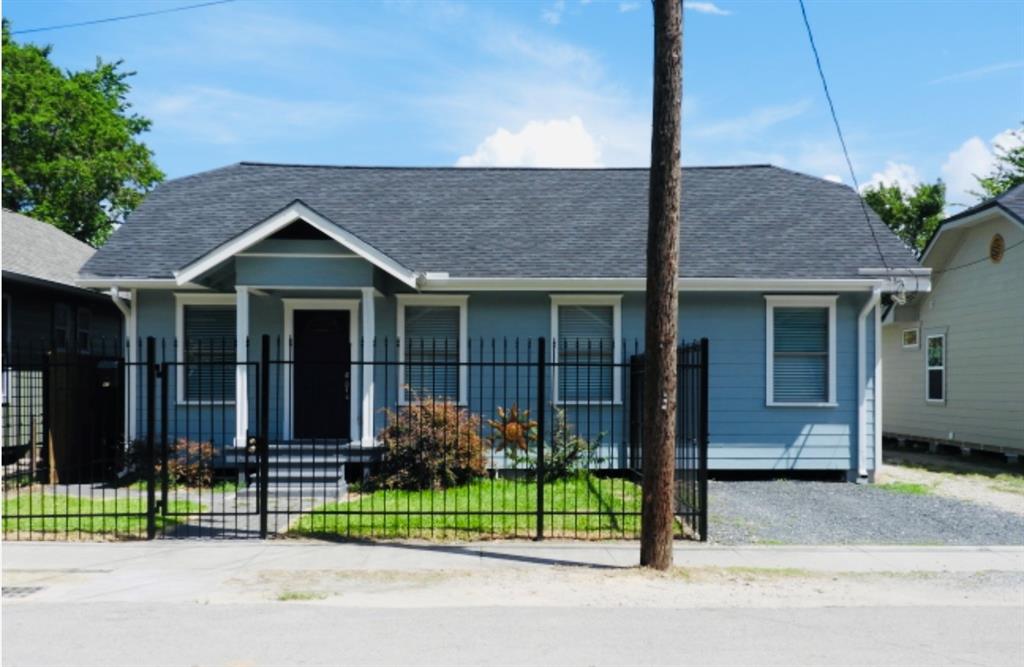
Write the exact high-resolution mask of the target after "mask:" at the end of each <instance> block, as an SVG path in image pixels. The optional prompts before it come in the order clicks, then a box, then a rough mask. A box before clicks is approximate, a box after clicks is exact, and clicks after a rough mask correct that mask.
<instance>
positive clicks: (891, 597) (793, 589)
mask: <svg viewBox="0 0 1024 667" xmlns="http://www.w3.org/2000/svg"><path fill="white" fill-rule="evenodd" d="M1022 594H1024V574H1020V573H1009V572H980V573H946V572H901V573H847V572H811V571H805V570H801V569H794V568H749V567H743V568H730V567H725V568H720V567H696V568H685V569H683V568H676V569H673V570H671V571H669V572H666V573H656V572H648V571H645V570H641V569H639V568H624V569H618V570H596V569H586V568H566V567H546V568H501V569H495V570H490V571H481V570H472V571H469V570H455V571H443V572H441V571H436V572H409V571H372V572H366V571H352V570H347V571H346V570H337V571H332V570H318V571H306V572H294V571H285V570H267V571H263V572H259V573H254V575H253V576H252V577H245V578H237V579H234V580H233V581H232V582H231V585H230V586H229V587H228V589H227V590H222V591H221V592H220V593H219V594H218V595H214V596H212V597H211V598H210V599H209V600H207V601H209V602H213V603H217V602H228V601H231V602H239V601H241V600H240V598H250V599H253V600H254V601H255V600H260V601H266V600H287V601H293V602H298V603H302V602H309V603H315V604H324V605H338V606H358V607H405V608H408V607H413V608H418V607H423V608H428V607H449V606H456V607H458V606H484V607H495V606H497V607H505V606H536V607H566V606H582V607H651V606H653V607H666V608H679V607H690V608H693V607H734V606H736V607H739V606H743V607H762V608H763V607H819V606H832V605H842V606H862V605H878V604H890V605H891V604H896V605H906V606H932V605H940V606H941V605H950V604H958V605H962V604H968V605H970V604H978V605H1015V604H1019V601H1020V596H1021V595H1022Z"/></svg>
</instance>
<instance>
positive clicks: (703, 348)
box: [697, 338, 710, 542]
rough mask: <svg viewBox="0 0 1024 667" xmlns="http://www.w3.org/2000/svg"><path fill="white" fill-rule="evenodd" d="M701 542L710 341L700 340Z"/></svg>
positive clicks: (705, 509) (705, 489)
mask: <svg viewBox="0 0 1024 667" xmlns="http://www.w3.org/2000/svg"><path fill="white" fill-rule="evenodd" d="M699 419H700V433H699V437H700V450H699V451H700V454H699V456H700V464H699V471H700V472H699V477H698V480H697V487H698V489H699V490H700V541H701V542H707V541H708V438H709V437H710V435H709V434H708V339H707V338H701V339H700V417H699Z"/></svg>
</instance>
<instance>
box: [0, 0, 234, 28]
mask: <svg viewBox="0 0 1024 667" xmlns="http://www.w3.org/2000/svg"><path fill="white" fill-rule="evenodd" d="M229 2H235V0H213V1H212V2H202V3H199V4H197V5H184V6H182V7H171V8H170V9H157V10H154V11H152V12H139V13H138V14H126V15H124V16H111V17H109V18H105V19H95V20H93V21H80V22H78V23H63V24H61V25H49V26H45V27H42V28H26V29H24V30H12V31H11V34H12V35H24V34H28V33H30V32H44V31H46V30H62V29H64V28H79V27H81V26H86V25H96V24H97V23H113V22H114V21H126V20H128V19H139V18H144V17H146V16H156V15H157V14H170V13H172V12H183V11H186V10H189V9H200V8H201V7H212V6H213V5H224V4H227V3H229Z"/></svg>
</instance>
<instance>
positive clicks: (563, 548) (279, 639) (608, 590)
mask: <svg viewBox="0 0 1024 667" xmlns="http://www.w3.org/2000/svg"><path fill="white" fill-rule="evenodd" d="M638 553H639V546H638V544H637V543H635V542H601V543H581V542H543V543H530V542H485V543H469V544H443V545H442V544H431V543H425V542H405V543H384V544H352V543H346V544H338V543H334V544H332V543H324V542H308V541H299V540H294V541H292V540H270V541H258V540H249V541H222V542H219V541H206V542H200V541H185V540H181V541H175V540H157V541H154V542H136V543H125V542H121V543H105V544H104V543H67V542H61V543H5V544H4V545H3V561H4V562H3V568H4V569H3V585H4V613H3V619H2V621H3V639H4V652H3V661H4V662H3V664H4V665H8V664H9V665H18V666H19V667H34V666H39V667H44V666H45V667H54V666H61V665H68V666H69V667H70V666H72V665H73V666H74V667H88V666H91V665H96V666H97V667H100V666H102V667H120V666H122V665H123V666H125V667H140V666H142V667H145V666H148V665H152V666H153V667H167V666H168V665H172V666H178V665H180V666H181V667H189V666H192V665H219V666H233V667H237V666H239V665H251V666H254V667H255V666H266V667H270V666H275V667H276V666H277V665H288V664H299V663H301V664H305V665H324V666H327V665H337V664H358V665H364V666H366V667H375V666H377V665H380V666H384V665H404V664H409V665H433V664H443V665H448V666H450V667H459V666H462V665H465V666H467V667H470V666H472V667H479V666H480V665H509V664H512V665H531V666H532V665H549V664H560V665H581V666H582V665H588V666H591V667H593V666H596V665H601V666H603V665H607V666H609V667H614V666H619V665H626V664H649V665H674V664H697V665H736V664H759V665H760V664H764V665H779V666H780V667H781V666H786V667H793V666H794V665H820V664H857V665H863V666H868V665H894V664H896V665H921V664H928V665H978V664H991V665H1003V664H1019V662H1020V656H1021V655H1022V654H1024V639H1022V638H1024V633H1022V632H1021V629H1022V628H1024V605H1022V604H1021V599H1022V597H1024V548H1020V547H959V548H958V547H789V546H787V547H777V546H767V547H722V546H707V545H697V544H692V543H681V544H679V545H678V548H677V552H676V562H677V564H678V565H680V566H682V569H680V570H677V571H675V572H671V573H667V574H663V573H651V572H644V571H640V570H639V569H638V568H635V567H632V566H633V565H634V564H635V563H636V561H637V555H638ZM850 628H856V629H857V630H856V631H855V632H851V630H850ZM111 637H114V638H115V639H111ZM867 638H869V639H870V641H868V639H867Z"/></svg>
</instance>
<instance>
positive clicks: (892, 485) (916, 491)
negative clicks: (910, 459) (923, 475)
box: [878, 482, 932, 496]
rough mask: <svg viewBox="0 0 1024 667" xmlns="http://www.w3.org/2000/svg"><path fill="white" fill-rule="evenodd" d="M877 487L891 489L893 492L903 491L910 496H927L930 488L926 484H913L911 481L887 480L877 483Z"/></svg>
mask: <svg viewBox="0 0 1024 667" xmlns="http://www.w3.org/2000/svg"><path fill="white" fill-rule="evenodd" d="M878 488H880V489H885V490H886V491H892V492H893V493H905V494H907V495H910V496H927V495H928V494H930V493H931V492H932V488H931V487H930V486H928V485H927V484H915V483H913V482H888V483H886V484H879V485H878Z"/></svg>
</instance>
